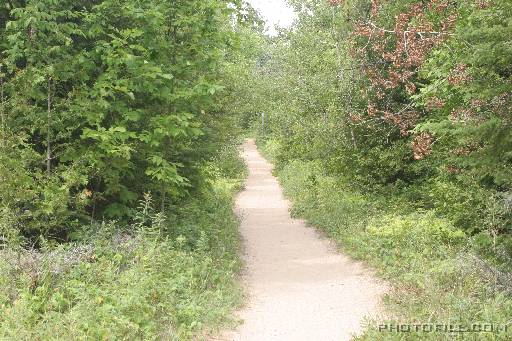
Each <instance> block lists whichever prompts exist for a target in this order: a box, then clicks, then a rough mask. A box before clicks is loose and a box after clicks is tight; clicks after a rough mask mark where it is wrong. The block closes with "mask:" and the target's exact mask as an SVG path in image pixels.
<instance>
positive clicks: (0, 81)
mask: <svg viewBox="0 0 512 341" xmlns="http://www.w3.org/2000/svg"><path fill="white" fill-rule="evenodd" d="M0 72H1V70H0ZM0 121H1V124H2V127H1V129H2V147H5V138H6V136H5V132H6V122H5V121H6V119H5V100H4V78H3V77H0Z"/></svg>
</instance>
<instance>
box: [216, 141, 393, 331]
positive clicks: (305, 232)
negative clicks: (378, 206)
mask: <svg viewBox="0 0 512 341" xmlns="http://www.w3.org/2000/svg"><path fill="white" fill-rule="evenodd" d="M243 148H244V150H243V156H244V158H245V160H246V162H247V164H248V167H249V171H250V175H249V178H248V180H247V183H246V188H245V190H244V191H243V192H242V193H240V195H239V197H238V199H237V212H238V214H239V215H240V216H241V218H242V226H241V233H242V237H243V245H244V259H245V263H246V270H245V274H244V281H245V284H246V286H247V292H248V296H249V297H248V304H247V306H246V307H245V309H244V310H243V311H241V312H239V317H240V318H241V320H242V321H243V323H242V324H241V325H240V327H239V329H238V330H237V331H230V332H226V333H223V335H222V336H220V337H217V338H215V339H217V340H219V339H221V340H243V341H250V340H257V341H267V340H279V341H288V340H290V341H299V340H308V341H312V340H315V341H324V340H325V341H327V340H336V341H340V340H349V339H350V338H351V336H352V335H354V334H357V333H358V332H360V331H361V327H362V325H364V322H365V317H367V316H370V315H372V316H377V315H378V314H379V306H380V297H381V295H382V294H383V293H384V291H385V290H386V289H385V285H383V284H382V283H380V282H379V281H378V280H376V279H375V278H374V277H373V276H372V275H371V274H370V273H369V271H368V270H365V269H364V267H363V266H362V265H361V264H359V263H357V262H354V261H353V260H351V259H350V258H348V257H347V256H344V255H342V254H340V253H339V252H336V250H335V248H334V247H333V245H331V243H330V242H329V241H328V240H326V239H325V238H322V237H321V236H320V235H319V234H318V233H317V232H316V231H315V230H314V229H313V228H310V227H307V226H306V225H305V224H304V222H303V221H301V220H297V219H292V218H291V217H290V215H289V212H288V208H289V202H288V201H287V200H285V199H284V198H283V194H282V190H281V187H280V185H279V183H278V182H277V180H276V178H275V177H274V176H272V174H271V170H272V166H271V165H270V164H269V163H268V162H267V161H266V160H265V159H264V158H263V157H262V156H261V155H260V153H259V152H258V150H257V149H256V146H255V144H254V141H252V140H248V141H247V142H246V143H245V144H244V147H243Z"/></svg>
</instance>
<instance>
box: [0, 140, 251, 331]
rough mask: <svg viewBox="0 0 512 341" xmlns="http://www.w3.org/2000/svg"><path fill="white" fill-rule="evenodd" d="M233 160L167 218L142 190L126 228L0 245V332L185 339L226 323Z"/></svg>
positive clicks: (237, 176) (233, 232)
mask: <svg viewBox="0 0 512 341" xmlns="http://www.w3.org/2000/svg"><path fill="white" fill-rule="evenodd" d="M233 150H234V151H235V152H236V149H235V148H233ZM225 153H228V152H225ZM229 153H230V154H231V153H232V152H229ZM232 164H233V165H234V169H230V170H228V169H227V168H224V169H225V170H226V172H228V173H230V174H231V175H232V176H233V178H227V177H217V178H216V180H215V181H213V180H212V183H211V184H212V186H211V189H210V190H208V191H205V192H203V193H202V195H201V196H199V197H197V198H195V199H193V200H191V201H189V202H188V203H187V204H184V205H182V206H180V207H179V208H178V209H177V210H176V211H175V214H174V215H173V216H171V217H168V218H165V216H162V214H161V213H159V212H158V209H156V208H155V207H154V206H153V205H154V204H155V202H154V201H153V200H152V199H151V197H149V196H146V198H145V200H144V201H142V202H141V203H140V207H139V208H138V209H137V213H136V216H135V222H134V224H133V225H132V226H127V227H122V226H119V225H118V224H116V223H109V224H95V225H92V226H84V227H83V229H82V230H81V231H80V232H79V233H78V232H77V233H75V235H74V237H75V239H76V240H77V242H76V243H71V244H65V245H60V246H58V247H49V248H48V249H46V250H44V249H43V250H39V251H37V250H31V251H28V250H14V249H11V248H5V249H3V250H0V254H1V257H0V270H1V272H0V312H1V314H0V338H2V339H5V340H34V339H45V340H57V339H59V340H62V339H109V340H110V339H112V340H114V339H115V340H118V339H125V340H126V339H130V340H150V339H166V340H188V339H192V338H193V337H195V336H197V335H198V333H205V332H208V331H209V330H210V329H211V328H214V327H217V326H219V325H221V324H225V323H232V321H231V320H230V318H229V314H230V313H231V311H232V310H233V308H235V307H236V306H238V305H239V304H240V302H241V291H240V288H239V287H238V282H237V273H238V271H239V269H240V261H239V259H238V243H239V237H238V231H237V228H238V221H237V219H236V217H235V216H234V213H233V211H232V204H233V194H234V191H235V190H236V189H237V188H238V187H239V184H240V180H241V179H242V178H243V175H244V172H245V168H244V167H243V163H242V161H241V160H240V158H238V159H237V162H236V161H232ZM211 167H217V163H215V162H214V163H212V165H211ZM218 167H219V169H220V165H219V166H218ZM222 167H225V166H224V165H222ZM2 217H3V220H2V221H1V222H0V233H2V231H3V230H2V229H3V227H4V225H3V222H4V221H6V219H7V217H6V216H5V215H3V216H2ZM12 218H13V219H14V217H12ZM11 223H13V222H12V221H11ZM0 236H1V235H0ZM230 321H231V322H230Z"/></svg>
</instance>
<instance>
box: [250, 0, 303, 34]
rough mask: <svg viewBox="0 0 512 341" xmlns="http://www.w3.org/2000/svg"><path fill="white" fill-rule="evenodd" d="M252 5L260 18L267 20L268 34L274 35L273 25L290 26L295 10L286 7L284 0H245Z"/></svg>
mask: <svg viewBox="0 0 512 341" xmlns="http://www.w3.org/2000/svg"><path fill="white" fill-rule="evenodd" d="M247 1H248V2H249V3H250V4H251V5H252V7H254V8H255V9H257V10H258V11H259V12H260V14H261V16H262V18H263V19H264V20H265V21H266V22H267V29H268V33H269V34H270V35H275V34H276V30H275V29H274V26H275V25H277V26H279V27H290V26H291V24H292V23H293V20H294V19H295V12H294V11H293V10H292V9H291V8H290V7H288V5H287V4H286V0H247Z"/></svg>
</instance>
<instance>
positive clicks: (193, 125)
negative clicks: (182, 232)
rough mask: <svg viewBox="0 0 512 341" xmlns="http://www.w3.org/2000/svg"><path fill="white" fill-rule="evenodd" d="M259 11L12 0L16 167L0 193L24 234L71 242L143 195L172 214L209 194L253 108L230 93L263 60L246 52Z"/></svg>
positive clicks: (8, 31)
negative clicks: (245, 110) (206, 169)
mask: <svg viewBox="0 0 512 341" xmlns="http://www.w3.org/2000/svg"><path fill="white" fill-rule="evenodd" d="M248 8H249V9H250V7H247V5H246V4H245V5H243V4H242V3H240V2H238V1H237V2H235V4H234V5H231V2H230V1H224V0H214V1H206V2H205V1H179V2H177V3H172V4H170V3H166V2H165V1H159V0H155V1H143V2H141V1H117V0H104V1H93V2H91V1H78V2H76V1H53V0H41V1H40V0H37V1H17V0H13V1H8V2H2V4H1V5H0V15H1V16H2V19H4V20H1V21H0V33H1V34H0V80H1V90H2V91H1V110H2V111H1V113H2V117H1V118H2V130H1V133H0V134H1V136H0V137H1V139H2V144H1V145H0V148H2V158H1V159H0V169H2V170H4V169H5V170H11V171H12V170H16V171H15V172H14V174H13V175H9V179H5V180H6V182H4V181H2V184H1V185H0V186H2V188H0V194H1V195H2V206H5V207H7V208H9V210H11V211H13V212H15V214H18V215H19V216H20V217H21V222H20V223H21V225H22V226H23V230H22V231H21V233H22V235H24V236H26V237H29V238H30V239H34V238H36V237H37V236H38V235H43V236H45V237H46V238H53V239H55V238H56V239H66V236H67V235H68V234H69V233H70V232H72V231H73V230H74V229H75V228H76V227H77V226H79V225H80V224H83V223H86V222H88V221H90V220H93V221H95V220H97V221H101V220H102V219H103V218H107V219H108V218H116V219H120V220H121V221H127V220H129V219H132V218H133V216H134V213H135V207H136V204H137V202H138V200H140V199H141V198H142V197H143V195H144V193H147V192H151V193H153V197H154V198H155V200H156V201H158V202H159V203H160V206H161V208H162V210H163V211H166V210H168V209H169V208H170V207H171V206H173V205H175V204H176V203H177V202H179V201H181V200H183V199H185V198H186V197H187V196H188V195H190V194H191V193H193V192H194V191H197V190H199V187H201V186H202V184H203V182H204V181H203V179H201V169H202V167H203V165H204V163H205V162H207V161H208V160H209V159H210V158H211V157H212V156H213V155H215V154H216V153H217V150H218V149H219V148H220V146H221V145H223V144H224V143H226V141H230V140H233V134H236V131H235V128H236V127H237V124H238V117H239V116H240V114H241V113H242V112H241V111H238V108H235V109H234V110H231V109H229V111H228V109H226V108H229V107H230V106H231V104H232V103H233V104H234V100H233V99H234V98H235V97H234V96H233V95H232V92H233V91H237V88H229V89H227V90H225V89H226V85H229V84H230V83H231V80H232V79H234V77H236V76H237V75H236V72H237V71H239V70H240V69H241V67H242V66H243V65H242V63H240V66H239V67H238V68H236V67H234V65H238V64H237V63H238V62H239V61H242V60H244V61H245V62H246V63H249V60H251V59H252V58H253V57H252V54H254V53H249V52H244V51H241V50H240V49H241V48H242V47H245V46H247V45H248V44H245V45H244V46H243V45H242V44H243V43H241V42H244V41H245V38H243V39H242V37H246V36H247V37H249V36H250V34H251V33H250V32H252V31H251V28H250V27H251V25H252V24H253V23H255V22H257V21H256V18H255V17H254V15H250V14H247V13H246V12H244V13H245V14H242V12H241V11H246V10H247V9H248ZM232 17H240V20H239V23H238V24H237V25H231V23H230V22H231V18H232ZM242 17H243V18H242ZM245 31H247V33H243V32H245ZM225 63H228V65H230V66H228V67H226V66H225ZM241 79H243V76H242V77H239V78H238V80H237V81H236V83H237V84H242V83H243V81H242V80H241ZM230 130H231V131H232V133H231V134H230V133H229V131H230ZM17 153H20V154H21V155H22V158H21V160H13V159H12V155H15V154H17ZM5 155H8V156H5ZM11 177H12V178H11ZM20 185H21V186H20ZM14 188H21V189H22V192H21V193H19V192H16V191H15V190H14ZM29 193H30V194H29Z"/></svg>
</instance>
